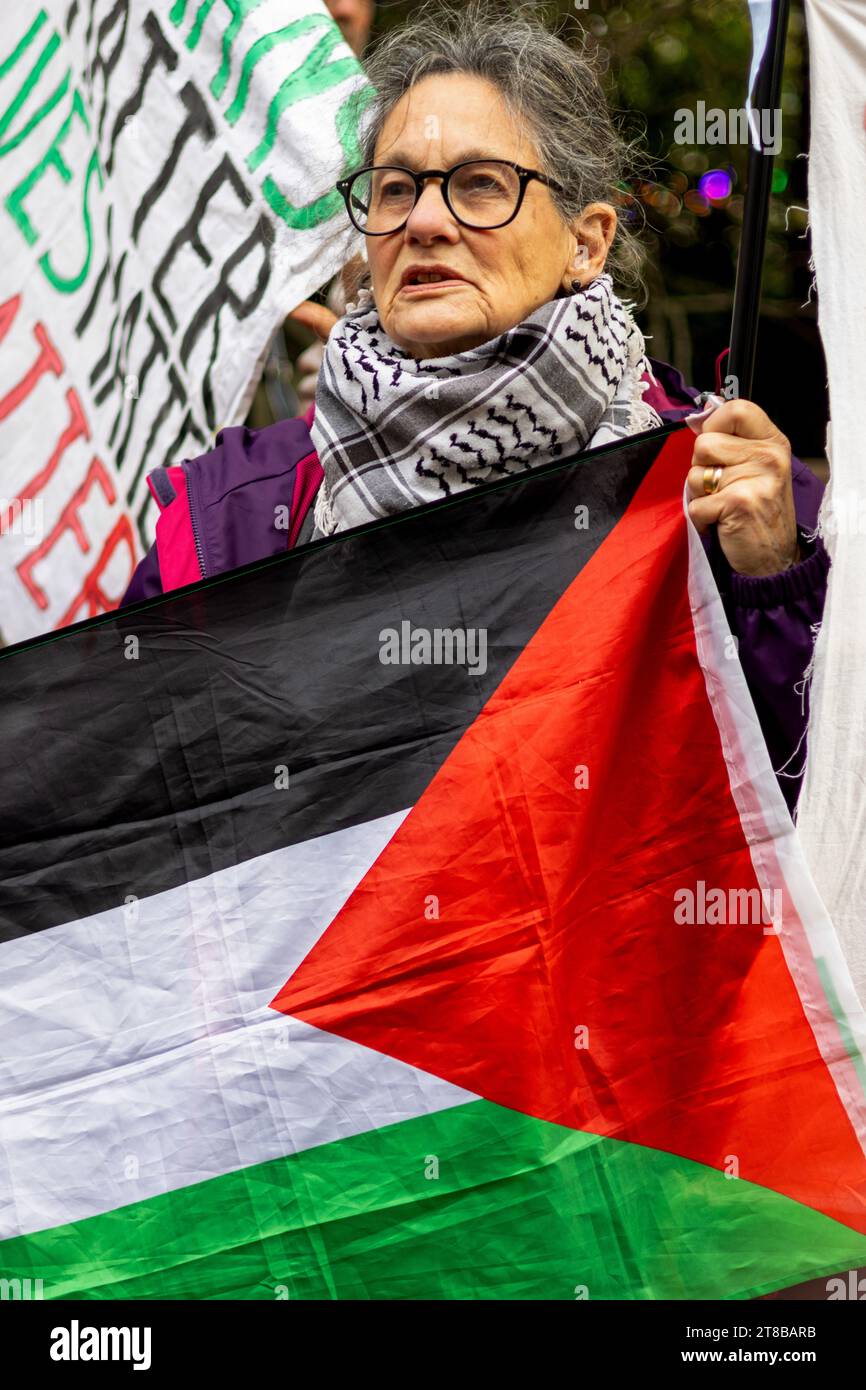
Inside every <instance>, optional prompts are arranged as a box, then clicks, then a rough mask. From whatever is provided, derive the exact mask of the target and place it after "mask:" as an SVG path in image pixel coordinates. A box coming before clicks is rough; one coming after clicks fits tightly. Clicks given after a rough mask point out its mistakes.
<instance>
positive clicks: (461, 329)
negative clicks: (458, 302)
mask: <svg viewBox="0 0 866 1390" xmlns="http://www.w3.org/2000/svg"><path fill="white" fill-rule="evenodd" d="M385 327H386V331H387V332H388V333H389V334H390V336H391V337H392V338H393V339H394V342H395V343H397V345H398V346H399V347H402V348H404V349H405V350H406V351H407V352H411V353H412V356H413V357H445V356H447V355H448V354H449V353H452V352H465V351H466V350H467V349H468V348H471V347H477V346H478V344H479V343H486V342H487V341H488V339H489V338H490V336H491V333H490V329H489V327H488V325H487V323H486V322H483V323H482V322H481V321H480V320H479V319H478V318H477V317H476V316H474V315H473V316H471V317H469V318H467V315H466V314H465V313H464V314H461V313H458V312H456V306H454V307H449V306H448V305H445V304H442V305H439V304H434V303H429V304H423V305H421V304H418V305H411V306H410V305H407V306H405V308H403V307H401V308H400V309H398V311H397V312H396V313H395V314H394V315H393V317H392V321H391V323H390V324H386V325H385Z"/></svg>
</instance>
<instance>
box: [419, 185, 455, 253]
mask: <svg viewBox="0 0 866 1390" xmlns="http://www.w3.org/2000/svg"><path fill="white" fill-rule="evenodd" d="M406 231H407V232H408V233H409V234H410V236H414V237H419V238H421V239H423V238H425V237H436V236H446V237H448V236H450V237H455V238H456V236H459V231H458V224H457V222H456V221H455V220H454V218H453V217H452V215H451V212H450V211H449V208H448V204H447V203H446V202H445V199H444V198H443V197H442V180H441V179H428V180H427V182H426V183H425V185H424V188H423V190H422V193H421V197H420V198H419V199H418V201H417V203H416V204H415V206H414V208H413V209H412V211H411V212H410V214H409V220H408V222H407V223H406Z"/></svg>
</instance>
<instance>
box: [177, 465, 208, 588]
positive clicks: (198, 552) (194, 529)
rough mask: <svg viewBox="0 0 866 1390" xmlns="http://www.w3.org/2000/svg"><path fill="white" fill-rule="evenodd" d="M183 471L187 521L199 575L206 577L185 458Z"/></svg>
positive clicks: (190, 481)
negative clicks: (187, 504) (187, 508)
mask: <svg viewBox="0 0 866 1390" xmlns="http://www.w3.org/2000/svg"><path fill="white" fill-rule="evenodd" d="M183 471H184V473H185V474H186V499H187V502H188V503H189V521H190V526H191V527H192V539H193V543H194V545H195V553H196V558H197V559H198V566H199V569H200V570H201V577H202V579H206V578H207V570H206V569H205V567H204V550H203V549H202V543H201V538H200V537H199V533H198V526H197V525H196V519H195V508H194V507H193V504H192V479H191V477H190V473H189V465H188V464H187V463H186V461H185V460H184V465H183Z"/></svg>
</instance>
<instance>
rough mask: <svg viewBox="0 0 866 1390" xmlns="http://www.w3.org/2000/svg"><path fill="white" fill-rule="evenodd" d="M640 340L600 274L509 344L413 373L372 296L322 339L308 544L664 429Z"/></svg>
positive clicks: (516, 331) (510, 336)
mask: <svg viewBox="0 0 866 1390" xmlns="http://www.w3.org/2000/svg"><path fill="white" fill-rule="evenodd" d="M648 371H649V366H648V363H647V360H646V356H645V351H644V340H643V336H642V335H641V333H640V330H639V329H638V328H637V326H636V325H635V323H634V320H633V319H632V317H631V314H630V313H629V310H628V309H627V307H626V306H625V305H624V304H623V303H622V302H621V300H619V299H618V298H617V296H616V295H615V294H614V291H613V285H612V282H611V279H610V276H609V275H601V276H599V277H598V279H596V280H593V281H592V283H591V284H590V285H588V286H586V287H585V288H583V289H579V290H577V291H576V292H575V293H574V294H570V295H566V296H564V297H563V298H560V299H552V300H550V301H549V302H548V303H547V304H542V305H541V307H540V308H539V309H536V310H535V311H534V312H533V313H532V314H530V316H529V317H528V318H527V319H525V320H524V321H523V323H519V324H517V326H516V327H515V328H510V329H509V330H508V331H507V332H506V333H502V334H500V336H499V337H497V338H493V339H491V341H490V342H488V343H483V344H482V345H481V346H480V347H477V348H470V349H469V351H468V352H458V353H455V354H454V355H453V356H450V357H437V358H431V359H428V360H426V361H420V362H419V361H417V360H416V359H415V358H414V357H411V356H410V355H409V353H407V352H405V351H404V350H403V349H402V348H399V347H397V345H396V344H395V343H394V342H392V340H391V339H390V338H389V337H388V335H387V333H386V332H385V330H384V329H383V327H382V324H381V322H380V320H379V315H378V313H377V311H376V306H375V304H374V303H373V300H372V295H371V293H370V291H369V290H362V291H361V292H360V295H359V301H358V303H357V304H354V305H350V306H349V308H348V310H347V312H346V314H345V316H344V317H343V318H342V319H340V320H339V322H338V323H336V324H335V325H334V327H333V329H332V330H331V335H330V337H329V339H328V343H327V346H326V348H325V356H324V362H323V364H322V370H321V373H320V376H319V386H318V390H317V393H316V411H315V417H314V419H313V425H312V437H313V444H314V445H315V448H316V450H317V452H318V455H319V460H320V462H321V464H322V468H323V469H324V474H325V477H324V481H323V483H322V486H321V487H320V488H319V492H318V495H317V498H316V510H315V522H316V529H315V533H314V534H315V535H316V536H322V535H331V534H332V533H333V532H335V531H346V530H348V529H349V528H350V527H352V526H360V525H362V524H363V523H364V522H366V521H372V520H373V519H375V518H379V517H384V516H390V515H392V514H394V513H395V512H402V511H406V510H408V509H409V508H410V507H417V506H420V505H422V504H423V503H426V502H432V501H436V500H438V499H440V498H443V497H450V496H451V495H452V494H453V493H455V492H462V491H463V490H464V489H466V488H470V487H477V486H478V485H479V484H480V483H486V482H489V481H490V480H491V479H494V478H498V477H503V476H507V475H509V474H512V473H520V472H523V471H524V470H525V469H527V468H533V467H538V466H539V465H540V464H543V463H549V462H551V461H552V460H553V459H557V458H569V457H571V456H573V455H574V454H577V453H579V452H580V451H581V450H584V449H587V448H598V447H599V446H600V445H602V444H607V443H609V442H610V441H612V440H615V439H622V438H626V437H628V436H629V435H632V434H639V433H640V432H641V431H642V430H647V429H652V428H653V426H655V425H659V424H661V420H660V419H659V417H658V415H657V414H656V413H655V411H654V410H653V409H652V408H651V407H650V406H649V405H647V404H646V403H645V402H644V400H643V399H642V397H643V392H644V391H645V390H646V388H647V383H646V382H642V381H641V378H642V377H643V375H644V373H646V372H648Z"/></svg>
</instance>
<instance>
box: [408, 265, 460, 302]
mask: <svg viewBox="0 0 866 1390" xmlns="http://www.w3.org/2000/svg"><path fill="white" fill-rule="evenodd" d="M465 284H466V281H465V280H464V279H463V277H462V276H461V275H454V274H452V273H450V272H449V271H447V270H421V269H417V270H409V271H408V272H407V273H406V274H405V276H404V282H403V284H402V285H401V287H400V294H405V295H409V296H413V297H415V298H417V297H418V296H419V295H424V294H430V293H432V292H435V291H438V290H448V289H454V288H455V286H459V285H465Z"/></svg>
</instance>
